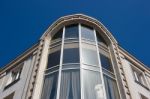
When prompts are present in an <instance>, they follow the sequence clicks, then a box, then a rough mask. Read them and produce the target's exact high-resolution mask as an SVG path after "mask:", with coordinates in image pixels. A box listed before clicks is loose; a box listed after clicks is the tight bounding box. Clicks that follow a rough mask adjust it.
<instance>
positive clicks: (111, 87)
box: [104, 75, 120, 99]
mask: <svg viewBox="0 0 150 99" xmlns="http://www.w3.org/2000/svg"><path fill="white" fill-rule="evenodd" d="M104 82H105V90H106V96H107V99H120V98H119V93H118V89H117V84H116V81H115V80H113V79H112V78H110V77H108V76H106V75H104Z"/></svg>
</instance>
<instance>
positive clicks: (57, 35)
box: [52, 29, 63, 40]
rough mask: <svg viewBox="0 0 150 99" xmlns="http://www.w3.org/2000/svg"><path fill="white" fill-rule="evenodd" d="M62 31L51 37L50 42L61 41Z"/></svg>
mask: <svg viewBox="0 0 150 99" xmlns="http://www.w3.org/2000/svg"><path fill="white" fill-rule="evenodd" d="M62 33H63V29H61V30H59V31H58V32H57V33H56V34H55V35H54V36H53V37H52V40H55V39H61V38H62Z"/></svg>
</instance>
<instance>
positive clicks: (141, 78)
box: [132, 67, 146, 86]
mask: <svg viewBox="0 0 150 99" xmlns="http://www.w3.org/2000/svg"><path fill="white" fill-rule="evenodd" d="M132 70H133V75H134V78H135V81H136V82H138V83H140V84H142V85H145V86H146V80H145V77H144V72H143V71H141V70H139V69H138V68H135V67H132Z"/></svg>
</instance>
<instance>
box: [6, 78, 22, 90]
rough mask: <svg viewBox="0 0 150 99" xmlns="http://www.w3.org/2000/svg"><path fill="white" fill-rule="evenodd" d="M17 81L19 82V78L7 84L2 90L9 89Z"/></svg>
mask: <svg viewBox="0 0 150 99" xmlns="http://www.w3.org/2000/svg"><path fill="white" fill-rule="evenodd" d="M19 80H20V78H19V79H16V80H14V81H13V82H11V83H10V84H8V85H7V86H5V87H4V90H6V89H8V88H9V87H11V86H12V85H14V84H15V83H17V82H18V81H19Z"/></svg>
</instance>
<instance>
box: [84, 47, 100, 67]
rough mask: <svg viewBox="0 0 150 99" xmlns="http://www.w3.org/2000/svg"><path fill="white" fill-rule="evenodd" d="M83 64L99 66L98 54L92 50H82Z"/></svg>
mask: <svg viewBox="0 0 150 99" xmlns="http://www.w3.org/2000/svg"><path fill="white" fill-rule="evenodd" d="M82 59H83V63H85V64H90V65H96V66H98V57H97V52H96V51H94V50H90V49H85V48H82Z"/></svg>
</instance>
